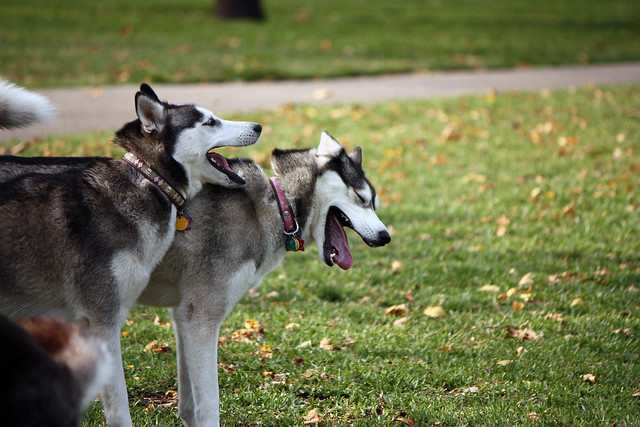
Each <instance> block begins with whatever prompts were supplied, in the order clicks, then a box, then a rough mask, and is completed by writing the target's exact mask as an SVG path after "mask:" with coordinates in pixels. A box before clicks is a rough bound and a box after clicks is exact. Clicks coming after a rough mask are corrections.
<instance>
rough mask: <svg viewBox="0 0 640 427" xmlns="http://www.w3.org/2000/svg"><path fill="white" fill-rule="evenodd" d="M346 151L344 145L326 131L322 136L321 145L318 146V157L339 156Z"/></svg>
mask: <svg viewBox="0 0 640 427" xmlns="http://www.w3.org/2000/svg"><path fill="white" fill-rule="evenodd" d="M342 150H344V149H343V148H342V145H340V143H339V142H338V141H337V140H336V139H335V138H334V137H332V136H331V135H330V134H329V132H327V131H326V130H323V131H322V135H320V145H318V156H328V157H331V156H337V155H338V154H340V152H341V151H342Z"/></svg>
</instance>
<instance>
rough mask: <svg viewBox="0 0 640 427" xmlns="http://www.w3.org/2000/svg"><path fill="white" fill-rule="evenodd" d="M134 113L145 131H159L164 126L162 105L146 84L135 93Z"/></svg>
mask: <svg viewBox="0 0 640 427" xmlns="http://www.w3.org/2000/svg"><path fill="white" fill-rule="evenodd" d="M136 113H137V114H138V118H139V119H140V121H141V122H142V128H143V129H144V131H145V132H147V133H152V132H161V131H162V128H163V127H164V105H162V102H160V100H159V99H158V96H157V95H156V94H155V92H154V91H153V90H152V89H151V87H150V86H149V85H147V84H143V85H142V86H140V91H139V92H138V93H136Z"/></svg>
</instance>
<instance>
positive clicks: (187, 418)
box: [171, 308, 198, 427]
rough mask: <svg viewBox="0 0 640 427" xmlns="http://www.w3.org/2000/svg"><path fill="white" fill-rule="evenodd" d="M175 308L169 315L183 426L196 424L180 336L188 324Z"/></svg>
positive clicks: (189, 379) (187, 369) (187, 370)
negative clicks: (176, 363)
mask: <svg viewBox="0 0 640 427" xmlns="http://www.w3.org/2000/svg"><path fill="white" fill-rule="evenodd" d="M176 310H177V309H175V308H172V309H171V317H172V318H173V330H174V332H175V334H176V349H177V353H178V395H179V399H178V412H179V414H180V418H181V419H182V422H183V423H184V425H185V426H187V427H190V426H197V425H198V424H197V422H196V418H195V414H196V410H195V401H194V400H193V388H192V385H191V377H190V376H189V366H188V365H187V363H186V355H187V350H186V349H185V345H184V340H183V338H182V337H183V334H184V333H183V330H184V328H185V327H188V326H187V325H185V324H184V323H183V322H184V320H182V318H183V316H180V314H179V313H177V312H176Z"/></svg>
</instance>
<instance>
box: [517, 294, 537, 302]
mask: <svg viewBox="0 0 640 427" xmlns="http://www.w3.org/2000/svg"><path fill="white" fill-rule="evenodd" d="M533 297H534V294H531V293H526V294H522V295H520V299H522V301H524V302H529V301H533Z"/></svg>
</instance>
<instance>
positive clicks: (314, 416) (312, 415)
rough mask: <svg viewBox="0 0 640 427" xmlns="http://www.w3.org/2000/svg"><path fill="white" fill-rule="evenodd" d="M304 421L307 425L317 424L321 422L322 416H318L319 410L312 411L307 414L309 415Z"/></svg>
mask: <svg viewBox="0 0 640 427" xmlns="http://www.w3.org/2000/svg"><path fill="white" fill-rule="evenodd" d="M302 419H303V421H304V424H305V425H309V424H317V423H319V422H320V421H321V418H320V415H319V414H318V410H317V409H312V410H310V411H309V412H307V415H305V416H304V417H303V418H302Z"/></svg>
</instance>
